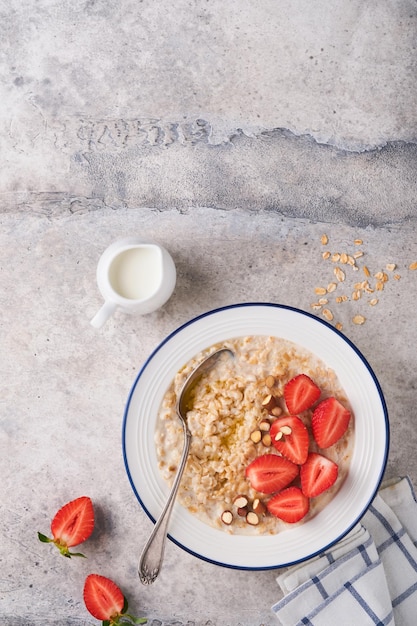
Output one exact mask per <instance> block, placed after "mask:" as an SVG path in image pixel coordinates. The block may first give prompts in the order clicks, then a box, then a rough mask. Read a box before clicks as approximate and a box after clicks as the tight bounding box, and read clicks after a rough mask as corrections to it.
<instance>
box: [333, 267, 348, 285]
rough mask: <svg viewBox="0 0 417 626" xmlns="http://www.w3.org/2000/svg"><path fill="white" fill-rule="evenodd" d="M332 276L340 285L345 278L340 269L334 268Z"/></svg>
mask: <svg viewBox="0 0 417 626" xmlns="http://www.w3.org/2000/svg"><path fill="white" fill-rule="evenodd" d="M334 275H335V276H336V278H337V280H338V281H339V283H342V282H343V281H344V280H345V278H346V274H345V273H344V271H343V270H342V269H340V267H335V268H334Z"/></svg>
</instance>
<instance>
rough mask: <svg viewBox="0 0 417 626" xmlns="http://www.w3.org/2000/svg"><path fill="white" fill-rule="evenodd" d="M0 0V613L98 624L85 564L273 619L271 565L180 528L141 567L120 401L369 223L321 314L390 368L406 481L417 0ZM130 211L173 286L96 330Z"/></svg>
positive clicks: (193, 605) (241, 620)
mask: <svg viewBox="0 0 417 626" xmlns="http://www.w3.org/2000/svg"><path fill="white" fill-rule="evenodd" d="M0 9H1V16H2V19H1V21H0V29H1V31H2V32H1V44H0V46H1V49H2V52H3V55H2V57H1V61H0V72H1V75H2V81H1V85H0V96H1V98H0V101H1V106H0V128H1V131H0V142H1V143H0V146H1V152H0V155H1V168H0V192H1V195H0V293H1V298H2V306H1V313H0V345H1V348H2V358H1V360H0V385H1V393H0V407H1V410H0V472H1V474H0V475H1V488H0V495H1V498H0V502H1V516H0V533H1V537H2V540H1V543H0V546H1V547H0V564H1V575H0V624H1V625H2V626H3V624H4V625H5V626H26V625H34V626H37V625H38V624H39V625H40V624H42V625H46V626H50V625H61V624H62V625H64V624H65V625H68V626H81V625H86V624H93V623H95V620H94V619H93V618H91V617H90V616H89V614H88V613H87V611H86V609H85V607H84V604H83V601H82V585H83V581H84V579H85V576H86V575H87V574H88V573H90V572H91V571H96V572H98V573H101V574H103V575H106V576H109V577H111V578H113V579H114V580H116V581H117V582H118V584H119V585H120V586H121V587H122V588H123V590H124V592H125V594H126V596H127V597H128V598H129V601H130V605H131V609H132V612H136V613H138V614H142V615H145V616H146V617H147V618H148V623H149V624H150V625H151V626H261V625H264V626H273V625H274V624H275V623H276V618H275V617H274V616H273V615H272V613H271V611H270V606H271V605H272V604H273V603H274V602H275V601H276V600H277V599H278V598H279V591H278V587H277V584H276V582H275V576H276V572H274V571H265V572H245V571H238V570H228V569H223V568H219V567H217V566H214V565H212V564H209V563H205V562H203V561H201V560H199V559H197V558H195V557H193V556H191V555H189V554H187V553H186V552H184V551H182V550H180V549H179V548H178V547H177V546H175V545H174V544H172V543H171V542H169V543H168V545H167V549H166V562H165V567H164V569H163V571H162V573H161V575H160V578H158V580H157V582H156V583H155V585H154V586H152V587H149V588H144V587H142V586H141V585H140V584H139V582H138V579H137V574H136V566H137V558H138V555H139V552H140V550H141V548H142V546H143V544H144V542H145V540H146V538H147V536H148V533H149V532H150V530H151V523H150V521H149V520H148V518H147V517H146V515H145V514H144V512H143V511H142V510H141V508H140V506H139V504H138V503H137V501H136V500H135V497H134V494H133V492H132V490H131V488H130V485H129V482H128V479H127V477H126V473H125V469H124V465H123V458H122V449H121V426H122V418H123V411H124V406H125V402H126V399H127V397H128V394H129V390H130V388H131V386H132V384H133V382H134V380H135V377H136V374H137V372H138V370H139V368H140V367H141V365H142V364H143V362H144V361H145V359H146V358H147V356H148V355H149V354H150V352H151V351H152V350H153V349H154V348H155V347H156V346H157V345H158V344H159V342H160V341H162V340H163V339H164V338H165V337H166V335H167V334H169V333H170V332H171V331H172V330H174V329H175V328H176V327H178V326H179V325H180V324H182V323H184V322H185V321H187V320H188V319H190V318H192V317H193V316H195V315H198V314H200V313H202V312H204V311H206V310H209V309H212V308H214V307H217V306H223V305H226V304H230V303H234V302H245V301H270V302H277V303H283V304H288V305H291V306H295V307H298V308H301V309H303V310H306V311H312V309H311V304H312V303H313V302H315V301H316V300H317V296H316V294H315V293H314V288H315V287H316V286H317V285H319V284H322V283H325V284H327V283H328V282H330V280H331V278H332V269H333V267H332V264H331V262H329V261H327V262H326V261H324V260H323V259H322V257H321V254H322V252H323V246H322V245H321V243H320V237H321V235H322V234H323V233H327V235H328V237H329V245H328V247H329V250H331V251H332V252H342V251H351V250H353V249H354V245H353V241H354V240H355V239H356V238H361V239H362V240H363V246H362V249H363V251H364V257H363V259H361V260H360V261H358V264H359V265H360V269H359V273H358V274H356V275H354V274H353V273H352V274H347V277H346V281H345V284H344V286H345V287H346V295H348V296H349V298H348V301H346V302H343V303H337V302H336V300H335V298H334V297H333V298H331V301H330V304H329V306H330V308H331V309H332V311H333V313H334V316H335V317H334V320H333V322H332V323H336V322H339V321H340V322H341V323H342V324H343V330H342V332H344V333H345V335H346V336H347V337H348V338H349V339H350V340H352V341H353V342H354V343H355V344H356V345H357V346H358V348H359V349H360V350H361V351H362V353H363V354H364V356H365V357H366V358H367V359H368V361H369V362H370V364H371V366H372V367H373V369H374V371H375V373H376V375H377V377H378V379H379V381H380V383H381V386H382V389H383V391H384V395H385V398H386V401H387V405H388V410H389V414H390V422H391V448H390V454H389V459H388V465H387V471H386V476H387V477H392V476H397V475H405V474H408V475H410V477H411V480H412V481H413V483H414V485H416V486H417V458H416V455H415V450H416V447H417V436H416V429H415V423H414V422H415V420H414V412H415V394H416V374H415V372H416V371H417V361H416V359H417V357H416V350H415V346H416V305H415V302H416V296H417V271H413V270H410V269H409V266H410V264H411V263H412V262H414V261H416V260H417V238H416V233H417V212H416V200H415V198H416V178H417V177H416V162H417V161H416V156H417V155H416V122H417V120H416V106H415V104H416V81H415V69H416V61H415V36H416V30H417V29H416V15H417V12H416V6H415V3H414V2H411V1H409V0H399V1H398V0H397V1H396V2H393V1H389V0H382V1H381V2H379V3H377V4H372V6H371V5H366V6H365V5H364V4H363V3H360V2H358V1H356V0H352V2H349V3H346V2H342V1H340V2H336V3H333V5H332V10H331V11H330V10H329V5H328V3H326V2H324V1H321V0H320V1H319V2H315V3H314V5H312V4H311V3H308V2H306V1H304V0H297V1H296V2H291V3H290V2H281V3H279V4H278V3H275V2H271V1H267V2H263V3H261V4H260V5H254V4H251V3H248V2H243V3H242V2H237V1H234V0H232V1H231V2H228V3H226V4H225V3H222V2H219V1H216V0H213V1H205V2H202V1H195V2H186V1H185V0H181V1H180V2H177V3H175V5H171V4H170V3H168V2H165V0H162V1H161V2H159V3H157V4H155V3H152V2H150V1H149V0H143V1H142V2H137V3H136V2H130V1H129V0H122V2H120V3H118V4H117V5H114V6H110V5H109V4H108V3H105V2H104V1H101V0H95V1H94V0H93V1H90V0H88V1H82V2H81V1H77V2H75V3H71V5H70V4H68V3H64V2H62V0H55V1H54V0H41V1H40V2H37V3H34V2H29V3H25V4H22V3H19V2H17V0H12V1H11V2H7V3H6V2H4V1H1V0H0ZM131 233H135V234H138V235H141V236H145V237H148V238H151V239H154V240H156V241H159V242H160V243H162V244H163V245H165V246H166V247H167V248H168V250H169V251H170V252H171V254H172V256H173V258H174V260H175V263H176V265H177V270H178V281H177V286H176V289H175V291H174V294H173V296H172V298H171V299H170V300H169V302H168V303H167V304H166V305H165V306H164V307H163V308H162V309H161V310H160V311H158V312H156V313H153V314H151V315H148V316H144V317H136V316H129V317H128V316H123V315H122V314H117V315H115V316H114V317H113V318H112V319H111V320H110V321H109V322H108V323H107V324H106V326H105V327H104V328H103V329H101V330H100V331H97V330H95V329H94V328H92V327H91V326H90V324H89V320H90V319H91V317H92V316H93V315H94V314H95V312H96V310H97V309H98V307H99V306H100V304H101V296H100V294H99V292H98V289H97V286H96V282H95V268H96V264H97V261H98V259H99V257H100V255H101V253H102V252H103V250H104V249H105V248H106V247H107V246H108V245H109V244H110V243H111V242H112V241H113V240H114V239H117V238H119V237H123V236H126V235H129V234H131ZM388 263H395V264H396V269H395V271H394V272H392V273H390V274H389V281H388V282H387V283H386V284H385V287H384V290H383V291H382V292H379V293H378V300H379V301H378V304H377V305H375V306H370V305H369V302H368V300H369V298H364V297H363V298H361V299H360V300H359V301H355V300H353V299H352V290H353V287H354V282H356V276H357V275H360V276H361V277H363V278H365V274H364V269H363V266H364V265H366V266H367V267H368V268H369V270H370V272H371V277H372V280H374V278H373V275H374V274H375V273H377V272H378V271H380V270H383V269H384V268H385V267H386V265H387V264H388ZM394 274H398V276H399V277H400V278H399V279H397V280H396V279H395V278H394ZM316 314H317V315H318V316H321V315H322V313H321V312H320V311H316ZM355 314H362V315H364V316H365V317H366V318H367V319H366V323H365V324H364V325H363V326H356V325H355V324H353V323H352V318H353V316H354V315H355ZM82 494H85V495H90V496H91V497H92V499H93V501H94V503H95V506H96V511H97V524H96V530H95V532H94V535H93V536H92V538H91V539H90V540H89V541H88V543H86V544H85V553H86V554H87V556H88V558H87V559H85V560H80V561H75V560H68V559H63V558H62V557H60V556H59V555H58V553H57V552H56V553H54V552H53V550H52V548H51V547H50V546H45V545H43V544H40V543H39V542H38V540H37V536H36V533H37V531H38V530H39V531H41V532H44V533H48V531H49V521H50V518H51V517H52V515H53V514H54V512H55V511H56V510H57V508H59V506H60V505H62V504H63V503H64V502H66V501H68V500H70V499H72V498H73V497H76V496H78V495H82Z"/></svg>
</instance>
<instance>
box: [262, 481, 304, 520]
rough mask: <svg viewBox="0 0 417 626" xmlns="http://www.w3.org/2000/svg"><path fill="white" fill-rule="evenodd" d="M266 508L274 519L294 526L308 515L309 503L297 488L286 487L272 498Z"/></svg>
mask: <svg viewBox="0 0 417 626" xmlns="http://www.w3.org/2000/svg"><path fill="white" fill-rule="evenodd" d="M266 506H267V509H268V511H269V512H270V513H271V514H272V515H275V517H279V518H280V519H282V520H283V521H284V522H289V523H290V524H294V523H295V522H299V521H300V520H301V519H303V517H304V516H305V515H306V514H307V513H308V511H309V508H310V501H309V499H308V498H307V496H305V495H304V494H303V492H302V491H301V489H300V488H299V487H287V489H284V490H283V491H280V492H279V493H277V494H276V495H275V496H273V497H272V498H271V499H270V500H269V502H267V505H266Z"/></svg>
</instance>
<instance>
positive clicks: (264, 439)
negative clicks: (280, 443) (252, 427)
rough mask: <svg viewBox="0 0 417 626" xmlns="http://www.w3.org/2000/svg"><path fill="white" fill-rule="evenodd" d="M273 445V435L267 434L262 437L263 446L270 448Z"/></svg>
mask: <svg viewBox="0 0 417 626" xmlns="http://www.w3.org/2000/svg"><path fill="white" fill-rule="evenodd" d="M271 443H272V440H271V435H270V434H269V433H265V434H264V435H263V437H262V445H264V446H265V447H266V448H269V446H270V445H271Z"/></svg>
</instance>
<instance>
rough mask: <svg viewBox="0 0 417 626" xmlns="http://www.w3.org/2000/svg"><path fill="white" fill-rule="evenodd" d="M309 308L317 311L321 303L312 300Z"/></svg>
mask: <svg viewBox="0 0 417 626" xmlns="http://www.w3.org/2000/svg"><path fill="white" fill-rule="evenodd" d="M311 308H312V309H314V310H315V311H319V310H320V309H321V304H319V303H318V302H313V303H312V305H311Z"/></svg>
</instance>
